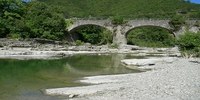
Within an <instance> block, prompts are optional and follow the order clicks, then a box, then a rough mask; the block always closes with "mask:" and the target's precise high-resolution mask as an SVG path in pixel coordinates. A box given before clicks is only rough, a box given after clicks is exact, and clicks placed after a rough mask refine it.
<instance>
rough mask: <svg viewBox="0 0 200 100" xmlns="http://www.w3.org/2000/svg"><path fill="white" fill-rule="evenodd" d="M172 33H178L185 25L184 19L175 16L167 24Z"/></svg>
mask: <svg viewBox="0 0 200 100" xmlns="http://www.w3.org/2000/svg"><path fill="white" fill-rule="evenodd" d="M169 24H170V26H171V27H172V28H173V31H178V30H180V28H181V27H182V26H183V25H184V24H185V18H184V17H183V16H181V15H175V16H174V17H173V18H172V19H171V20H170V22H169Z"/></svg>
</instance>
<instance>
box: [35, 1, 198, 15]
mask: <svg viewBox="0 0 200 100" xmlns="http://www.w3.org/2000/svg"><path fill="white" fill-rule="evenodd" d="M39 1H43V2H46V3H48V4H50V5H56V6H57V5H58V6H61V9H62V11H64V13H65V15H66V16H70V17H100V18H104V17H106V18H107V17H110V16H121V17H124V18H141V17H142V18H170V17H172V16H173V15H175V14H177V13H178V14H184V15H185V16H186V17H192V18H199V17H200V11H198V10H199V9H200V5H198V4H192V3H189V2H186V1H185V0H39Z"/></svg>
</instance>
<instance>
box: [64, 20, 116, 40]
mask: <svg viewBox="0 0 200 100" xmlns="http://www.w3.org/2000/svg"><path fill="white" fill-rule="evenodd" d="M86 27H96V28H97V29H99V30H106V31H109V32H110V33H111V35H112V31H110V30H109V29H108V28H106V27H104V26H101V25H96V24H84V25H80V26H77V27H74V28H73V29H71V30H70V31H68V33H67V35H66V37H67V41H68V42H75V41H76V40H81V39H82V35H81V34H79V33H77V32H76V31H77V30H80V29H84V28H86ZM112 38H113V37H112Z"/></svg>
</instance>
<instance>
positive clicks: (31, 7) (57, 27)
mask: <svg viewBox="0 0 200 100" xmlns="http://www.w3.org/2000/svg"><path fill="white" fill-rule="evenodd" d="M25 24H26V30H28V31H29V32H26V33H27V34H23V35H24V36H25V37H30V38H36V37H37V38H47V39H53V40H59V39H61V38H62V37H63V35H64V31H65V28H66V24H65V18H64V17H63V15H62V13H60V11H59V10H58V9H57V8H55V7H53V6H48V5H46V4H45V3H42V2H31V3H29V4H28V5H27V13H26V16H25Z"/></svg>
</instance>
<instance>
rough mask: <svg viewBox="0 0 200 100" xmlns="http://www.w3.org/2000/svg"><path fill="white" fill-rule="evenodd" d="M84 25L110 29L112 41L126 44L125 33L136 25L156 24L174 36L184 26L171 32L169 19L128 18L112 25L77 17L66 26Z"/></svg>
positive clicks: (109, 22) (178, 33) (77, 26)
mask: <svg viewBox="0 0 200 100" xmlns="http://www.w3.org/2000/svg"><path fill="white" fill-rule="evenodd" d="M187 23H190V24H191V23H192V24H193V23H195V21H187ZM84 25H96V26H100V27H104V28H106V29H108V30H110V31H111V32H112V33H113V43H116V44H126V43H127V40H126V34H127V33H128V32H129V31H130V30H132V29H134V28H137V27H143V26H156V27H161V28H164V29H167V30H169V31H170V32H171V33H172V34H173V35H174V36H175V37H178V36H179V35H180V34H181V33H184V31H185V30H184V28H182V29H181V30H179V31H177V32H173V31H172V28H171V27H170V25H169V20H129V21H127V23H125V24H122V25H113V24H112V21H111V20H109V19H107V20H82V19H77V20H75V21H74V22H73V24H72V25H71V26H70V27H68V28H67V30H68V31H69V32H71V31H73V30H76V29H77V28H79V27H80V26H84Z"/></svg>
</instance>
